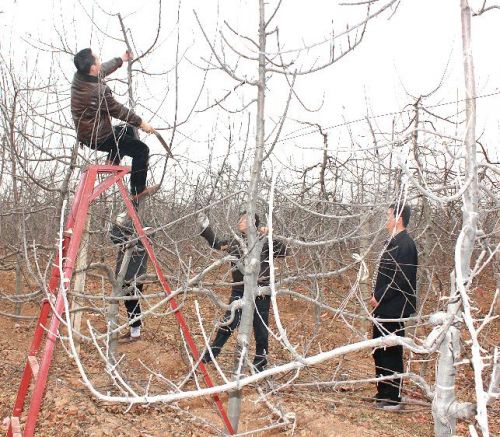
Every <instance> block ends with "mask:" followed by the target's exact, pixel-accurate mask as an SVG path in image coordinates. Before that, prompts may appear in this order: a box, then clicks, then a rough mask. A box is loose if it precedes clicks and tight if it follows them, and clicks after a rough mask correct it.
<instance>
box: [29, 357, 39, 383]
mask: <svg viewBox="0 0 500 437" xmlns="http://www.w3.org/2000/svg"><path fill="white" fill-rule="evenodd" d="M28 362H29V364H30V367H31V373H32V374H33V379H36V378H37V376H38V370H40V365H39V364H38V359H37V358H36V357H35V356H34V355H29V356H28Z"/></svg>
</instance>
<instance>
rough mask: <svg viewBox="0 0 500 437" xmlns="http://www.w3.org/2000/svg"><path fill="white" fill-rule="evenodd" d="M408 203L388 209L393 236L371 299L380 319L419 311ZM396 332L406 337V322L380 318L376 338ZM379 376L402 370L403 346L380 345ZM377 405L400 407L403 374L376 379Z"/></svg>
mask: <svg viewBox="0 0 500 437" xmlns="http://www.w3.org/2000/svg"><path fill="white" fill-rule="evenodd" d="M410 215H411V209H410V207H409V206H408V205H403V204H393V205H391V206H390V207H389V209H388V211H387V223H386V229H387V231H388V232H389V235H390V239H389V241H388V244H387V246H386V248H385V250H384V252H383V254H382V257H381V258H380V264H379V268H378V274H377V281H376V283H375V289H374V292H373V296H372V298H371V300H370V304H371V306H372V307H373V308H374V311H373V315H374V317H375V318H378V319H398V318H404V317H409V316H410V315H411V314H413V313H414V312H415V311H416V307H417V297H416V289H417V288H416V287H417V267H418V254H417V248H416V246H415V242H414V241H413V239H412V238H411V237H410V236H409V235H408V232H407V231H406V227H407V226H408V223H409V221H410ZM389 334H396V335H398V336H401V337H404V323H403V322H384V321H377V322H375V323H374V325H373V338H379V337H383V336H385V335H389ZM373 359H374V361H375V373H376V376H377V377H381V376H391V375H394V374H396V373H403V346H391V347H386V348H377V349H375V351H374V352H373ZM375 399H376V404H377V407H378V408H382V409H384V410H388V411H398V410H400V409H401V408H402V404H401V378H396V379H393V380H388V381H380V382H378V383H377V394H376V395H375Z"/></svg>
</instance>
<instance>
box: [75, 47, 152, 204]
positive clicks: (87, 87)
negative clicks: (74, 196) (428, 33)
mask: <svg viewBox="0 0 500 437" xmlns="http://www.w3.org/2000/svg"><path fill="white" fill-rule="evenodd" d="M131 59H133V55H132V53H130V52H125V54H123V55H122V56H121V57H120V58H113V59H111V60H110V61H108V62H104V63H103V64H101V61H100V59H99V57H98V56H97V55H95V54H94V53H93V52H92V50H91V49H90V48H87V49H83V50H80V51H79V52H78V53H77V54H76V55H75V58H74V63H75V66H76V70H77V71H76V73H75V75H74V77H73V82H72V84H71V114H72V117H73V122H74V123H75V128H76V133H77V139H78V141H80V142H81V143H82V144H84V145H86V146H88V147H90V148H91V149H95V150H99V151H102V152H108V161H109V162H110V163H111V164H113V165H118V164H119V163H120V160H121V157H122V156H130V157H131V158H132V172H131V176H130V189H131V192H132V196H133V197H132V199H133V200H137V199H138V198H139V197H142V196H143V195H148V194H152V192H153V191H156V190H157V189H158V187H157V186H155V187H150V188H146V177H147V168H148V160H149V148H148V146H146V144H144V143H143V142H142V141H140V140H139V139H138V138H137V135H136V133H135V132H134V129H133V127H136V128H137V127H138V128H140V129H142V130H143V131H144V132H146V133H154V131H155V130H154V129H153V127H152V126H151V125H150V124H149V123H147V122H146V121H143V120H142V119H141V118H140V117H139V116H138V115H136V114H135V113H134V112H133V111H132V110H131V109H129V108H127V107H125V106H123V105H122V104H121V103H119V102H117V101H116V100H115V98H114V97H113V93H112V92H111V89H110V88H109V87H108V86H107V85H106V83H105V82H104V80H103V79H104V77H106V76H108V75H109V74H111V73H113V72H114V71H115V70H117V69H118V68H119V67H121V66H122V65H123V63H124V62H128V61H130V60H131ZM112 117H113V118H118V119H119V120H122V121H124V122H125V123H128V125H130V126H127V125H125V126H116V127H115V128H113V126H112V125H111V118H112ZM139 195H140V196H139Z"/></svg>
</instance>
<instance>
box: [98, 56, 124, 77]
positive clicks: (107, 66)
mask: <svg viewBox="0 0 500 437" xmlns="http://www.w3.org/2000/svg"><path fill="white" fill-rule="evenodd" d="M122 65H123V59H122V58H113V59H110V60H109V61H106V62H103V63H102V65H101V75H102V77H106V76H109V75H110V74H111V73H113V72H114V71H116V70H118V69H119V68H120V67H121V66H122Z"/></svg>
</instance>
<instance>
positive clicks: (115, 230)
mask: <svg viewBox="0 0 500 437" xmlns="http://www.w3.org/2000/svg"><path fill="white" fill-rule="evenodd" d="M132 236H134V231H133V228H132V227H126V226H119V225H116V224H115V225H113V227H112V228H111V235H110V237H111V241H112V242H113V243H114V244H116V245H118V246H119V250H118V256H117V259H116V270H115V274H116V275H117V276H118V273H119V272H120V268H121V266H122V260H123V256H124V255H125V252H126V250H127V248H126V244H127V242H128V241H129V239H131V237H132ZM147 268H148V254H147V252H146V250H145V249H144V246H143V244H142V243H141V241H140V240H139V241H137V242H136V244H135V246H134V248H133V251H132V256H131V257H130V262H129V264H128V268H127V272H126V273H125V281H127V282H131V281H133V280H134V279H135V278H137V277H138V276H141V275H143V274H144V273H146V270H147Z"/></svg>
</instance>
